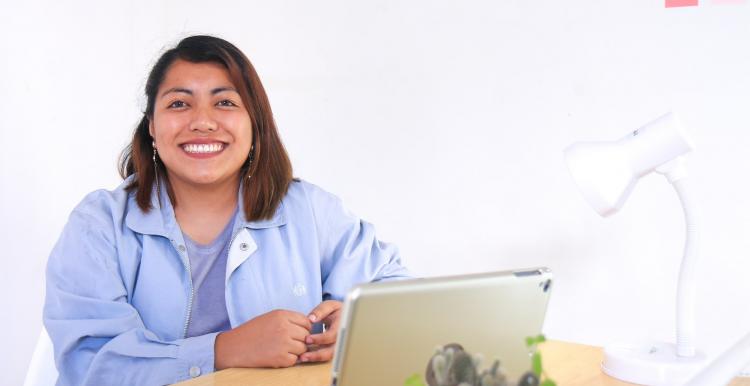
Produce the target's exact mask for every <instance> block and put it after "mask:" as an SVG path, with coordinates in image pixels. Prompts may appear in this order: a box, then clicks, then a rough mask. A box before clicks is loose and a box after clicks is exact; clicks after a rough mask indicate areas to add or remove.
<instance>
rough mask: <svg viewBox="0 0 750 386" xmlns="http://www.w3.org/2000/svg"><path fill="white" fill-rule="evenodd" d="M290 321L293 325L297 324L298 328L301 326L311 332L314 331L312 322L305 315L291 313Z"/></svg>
mask: <svg viewBox="0 0 750 386" xmlns="http://www.w3.org/2000/svg"><path fill="white" fill-rule="evenodd" d="M288 320H289V322H291V323H292V324H295V325H297V326H300V327H302V328H304V329H305V330H307V331H308V332H310V331H311V330H312V322H310V319H308V318H307V317H306V316H305V315H303V314H300V313H298V312H291V311H290V312H289V315H288Z"/></svg>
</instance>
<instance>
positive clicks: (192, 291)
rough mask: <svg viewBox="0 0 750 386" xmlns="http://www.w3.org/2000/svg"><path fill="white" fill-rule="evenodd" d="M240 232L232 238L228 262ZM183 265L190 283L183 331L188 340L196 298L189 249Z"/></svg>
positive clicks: (228, 250) (228, 249)
mask: <svg viewBox="0 0 750 386" xmlns="http://www.w3.org/2000/svg"><path fill="white" fill-rule="evenodd" d="M239 234H240V232H237V233H235V234H234V236H232V239H231V240H230V241H229V248H227V262H229V252H230V251H231V250H232V244H234V240H236V239H237V236H239ZM171 241H172V244H175V241H174V240H171ZM177 253H179V254H180V256H182V253H180V248H179V247H178V248H177ZM182 264H183V265H184V266H185V269H187V272H188V281H189V282H190V299H189V300H188V309H187V318H185V327H184V328H183V330H182V337H183V338H187V332H188V326H189V325H190V317H191V316H192V313H193V297H195V288H193V271H192V270H191V269H190V259H189V258H188V256H187V248H186V249H185V255H184V259H183V260H182Z"/></svg>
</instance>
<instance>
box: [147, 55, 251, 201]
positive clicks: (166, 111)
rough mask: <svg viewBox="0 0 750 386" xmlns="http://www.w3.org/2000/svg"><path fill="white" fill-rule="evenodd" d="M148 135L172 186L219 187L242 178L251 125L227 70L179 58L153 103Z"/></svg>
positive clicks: (169, 70)
mask: <svg viewBox="0 0 750 386" xmlns="http://www.w3.org/2000/svg"><path fill="white" fill-rule="evenodd" d="M149 132H150V133H151V136H152V137H153V138H154V141H155V142H156V150H157V152H158V154H159V159H160V160H161V162H163V163H164V166H166V168H167V172H168V174H169V179H170V181H171V182H172V183H173V185H174V184H175V183H177V184H188V185H192V186H194V187H208V186H212V185H213V186H218V185H219V184H222V183H227V182H228V181H231V180H232V179H237V178H239V170H240V168H241V167H242V164H243V163H244V162H245V161H246V160H247V157H248V153H249V152H250V145H251V144H252V123H251V121H250V115H249V114H248V112H247V110H246V109H245V106H244V104H243V103H242V99H241V98H240V94H239V93H238V92H237V88H236V87H235V85H234V84H232V81H231V80H230V78H229V74H228V72H227V70H226V69H225V68H224V67H223V66H222V65H221V64H218V63H213V62H205V63H191V62H187V61H184V60H179V59H178V60H176V61H175V62H174V63H172V65H171V66H170V67H169V69H168V70H167V73H166V75H165V77H164V81H163V82H162V83H161V85H160V86H159V90H158V91H157V94H156V98H155V102H154V117H153V120H152V121H151V125H150V127H149Z"/></svg>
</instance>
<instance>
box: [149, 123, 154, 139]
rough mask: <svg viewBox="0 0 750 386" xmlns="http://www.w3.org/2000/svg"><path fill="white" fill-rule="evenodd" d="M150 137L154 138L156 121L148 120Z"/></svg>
mask: <svg viewBox="0 0 750 386" xmlns="http://www.w3.org/2000/svg"><path fill="white" fill-rule="evenodd" d="M148 135H150V136H151V138H154V121H152V120H151V119H149V120H148Z"/></svg>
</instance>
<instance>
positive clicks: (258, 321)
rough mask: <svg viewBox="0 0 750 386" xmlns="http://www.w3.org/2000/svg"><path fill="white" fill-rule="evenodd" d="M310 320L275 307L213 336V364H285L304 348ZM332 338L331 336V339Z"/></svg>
mask: <svg viewBox="0 0 750 386" xmlns="http://www.w3.org/2000/svg"><path fill="white" fill-rule="evenodd" d="M311 329H312V323H311V322H310V319H308V317H306V316H305V315H303V314H300V313H297V312H294V311H284V310H276V311H271V312H268V313H265V314H263V315H260V316H258V317H256V318H255V319H251V320H249V321H247V322H245V323H243V324H242V325H240V326H238V327H236V328H234V329H231V330H229V331H225V332H222V333H220V334H219V335H217V336H216V342H215V343H214V367H215V368H216V369H217V370H221V369H225V368H228V367H289V366H293V365H294V364H295V363H297V361H298V359H299V356H300V354H302V353H304V352H306V351H307V345H306V344H305V338H306V337H308V336H309V335H310V331H311ZM334 339H335V338H334Z"/></svg>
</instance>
